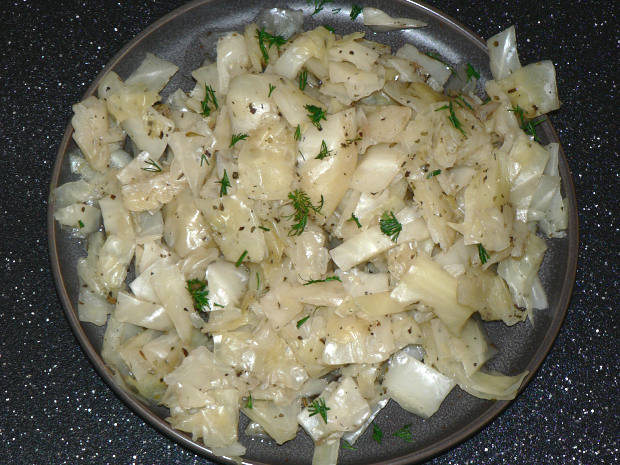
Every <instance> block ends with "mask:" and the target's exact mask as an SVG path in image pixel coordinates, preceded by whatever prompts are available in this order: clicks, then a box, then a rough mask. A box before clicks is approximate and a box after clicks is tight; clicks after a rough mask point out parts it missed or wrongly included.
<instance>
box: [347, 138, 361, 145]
mask: <svg viewBox="0 0 620 465" xmlns="http://www.w3.org/2000/svg"><path fill="white" fill-rule="evenodd" d="M359 140H362V138H361V137H360V136H357V137H356V138H355V139H347V141H346V142H347V145H351V144H352V143H353V142H357V141H359Z"/></svg>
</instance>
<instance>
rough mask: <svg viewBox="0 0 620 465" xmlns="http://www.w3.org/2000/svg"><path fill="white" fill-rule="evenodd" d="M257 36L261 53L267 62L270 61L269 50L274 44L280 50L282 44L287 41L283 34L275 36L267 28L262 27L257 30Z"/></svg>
mask: <svg viewBox="0 0 620 465" xmlns="http://www.w3.org/2000/svg"><path fill="white" fill-rule="evenodd" d="M256 38H257V39H258V46H259V48H260V51H261V53H262V54H263V58H264V60H265V63H268V62H269V52H268V51H267V50H268V49H270V48H271V47H273V46H274V45H275V46H276V48H277V49H278V50H279V49H280V47H281V46H282V45H284V44H285V43H286V39H285V38H284V37H282V36H274V35H272V34H269V33H268V32H267V31H265V28H261V29H259V30H258V31H256Z"/></svg>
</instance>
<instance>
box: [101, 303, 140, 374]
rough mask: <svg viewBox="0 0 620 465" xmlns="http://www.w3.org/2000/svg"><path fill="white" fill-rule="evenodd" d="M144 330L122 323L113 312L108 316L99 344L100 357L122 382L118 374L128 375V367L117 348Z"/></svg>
mask: <svg viewBox="0 0 620 465" xmlns="http://www.w3.org/2000/svg"><path fill="white" fill-rule="evenodd" d="M143 331H144V328H140V327H139V326H134V325H132V324H129V323H122V322H120V321H118V320H117V319H116V318H114V314H112V315H110V317H109V318H108V324H107V325H106V328H105V333H104V334H103V343H102V346H101V358H102V359H103V361H104V362H105V363H106V365H107V366H108V367H109V368H110V369H111V370H112V372H113V373H114V374H115V378H116V379H117V380H120V382H121V383H123V382H124V381H123V378H122V377H119V376H118V375H125V376H126V375H128V374H129V369H128V367H127V365H126V364H125V362H124V361H123V359H122V358H121V356H120V354H119V352H118V351H119V348H120V347H121V346H122V345H123V344H124V343H125V342H126V341H128V340H129V339H131V338H132V337H134V336H136V335H137V334H139V333H141V332H143Z"/></svg>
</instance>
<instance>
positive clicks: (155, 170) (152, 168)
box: [142, 158, 161, 173]
mask: <svg viewBox="0 0 620 465" xmlns="http://www.w3.org/2000/svg"><path fill="white" fill-rule="evenodd" d="M144 163H146V164H147V165H149V166H147V167H146V168H142V169H143V170H144V171H150V172H151V173H161V166H159V165H158V164H157V162H156V161H155V160H153V159H152V158H149V159H148V160H146V161H145V162H144Z"/></svg>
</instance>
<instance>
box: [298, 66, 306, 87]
mask: <svg viewBox="0 0 620 465" xmlns="http://www.w3.org/2000/svg"><path fill="white" fill-rule="evenodd" d="M307 85H308V71H306V70H303V71H302V72H301V73H299V89H300V90H305V88H306V86H307Z"/></svg>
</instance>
